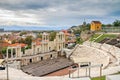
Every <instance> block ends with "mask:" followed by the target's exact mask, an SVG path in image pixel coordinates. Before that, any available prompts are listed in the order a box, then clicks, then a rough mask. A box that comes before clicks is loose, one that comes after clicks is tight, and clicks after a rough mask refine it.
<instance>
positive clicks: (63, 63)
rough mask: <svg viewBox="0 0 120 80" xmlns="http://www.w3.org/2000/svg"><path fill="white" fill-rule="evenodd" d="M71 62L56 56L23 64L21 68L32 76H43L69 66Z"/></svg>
mask: <svg viewBox="0 0 120 80" xmlns="http://www.w3.org/2000/svg"><path fill="white" fill-rule="evenodd" d="M72 64H73V62H72V61H70V60H68V59H66V58H64V57H58V58H56V59H49V60H44V61H41V62H37V63H31V64H29V65H27V66H23V67H22V70H23V71H24V72H25V73H28V74H30V75H33V76H45V75H48V74H50V73H53V72H56V71H58V70H61V69H64V68H66V67H69V66H71V65H72Z"/></svg>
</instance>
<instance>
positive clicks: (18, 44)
mask: <svg viewBox="0 0 120 80" xmlns="http://www.w3.org/2000/svg"><path fill="white" fill-rule="evenodd" d="M16 46H21V47H25V46H27V44H24V43H15V44H11V45H10V47H16Z"/></svg>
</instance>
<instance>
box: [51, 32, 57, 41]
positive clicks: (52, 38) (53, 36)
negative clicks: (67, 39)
mask: <svg viewBox="0 0 120 80" xmlns="http://www.w3.org/2000/svg"><path fill="white" fill-rule="evenodd" d="M55 37H56V32H55V31H54V32H51V33H50V41H53V40H54V39H55Z"/></svg>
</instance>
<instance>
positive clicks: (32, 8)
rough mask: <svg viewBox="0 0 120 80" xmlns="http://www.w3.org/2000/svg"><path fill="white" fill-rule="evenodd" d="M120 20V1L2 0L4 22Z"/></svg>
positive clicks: (0, 10)
mask: <svg viewBox="0 0 120 80" xmlns="http://www.w3.org/2000/svg"><path fill="white" fill-rule="evenodd" d="M84 19H85V21H86V22H91V21H92V20H100V21H101V22H102V23H105V24H108V23H112V22H113V21H114V20H115V19H120V0H0V25H19V26H31V25H32V26H38V27H44V26H45V27H51V26H54V27H71V26H72V25H79V24H82V22H83V21H84Z"/></svg>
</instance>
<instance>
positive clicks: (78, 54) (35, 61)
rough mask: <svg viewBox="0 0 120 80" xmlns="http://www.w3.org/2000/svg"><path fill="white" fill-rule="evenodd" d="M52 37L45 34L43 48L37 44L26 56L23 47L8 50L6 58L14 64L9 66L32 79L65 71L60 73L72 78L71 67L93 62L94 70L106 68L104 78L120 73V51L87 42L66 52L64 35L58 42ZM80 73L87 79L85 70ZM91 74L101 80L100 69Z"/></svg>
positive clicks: (76, 72) (33, 45)
mask: <svg viewBox="0 0 120 80" xmlns="http://www.w3.org/2000/svg"><path fill="white" fill-rule="evenodd" d="M48 36H49V35H48V34H47V33H43V38H42V43H41V45H38V44H36V43H35V42H34V43H32V48H31V49H28V50H26V51H25V53H23V52H21V47H20V46H16V47H15V46H14V47H13V46H9V47H8V50H9V49H10V50H11V53H9V51H8V50H7V56H6V59H7V60H8V61H9V63H10V62H11V64H9V66H11V67H14V68H17V69H22V70H23V72H25V73H27V74H29V75H32V76H45V75H48V74H51V73H54V72H57V71H61V72H60V73H63V74H64V73H65V74H64V75H63V74H61V75H62V76H66V77H68V74H69V70H70V68H71V67H70V66H71V65H73V64H79V63H82V62H89V63H90V64H91V66H92V65H102V75H107V74H113V73H117V72H119V71H120V48H118V47H115V46H114V45H109V44H106V43H96V42H89V41H86V42H84V43H83V44H82V45H78V44H77V45H76V46H75V47H74V49H70V50H69V49H66V48H65V37H64V33H62V32H59V33H57V35H56V39H55V40H54V41H49V37H48ZM13 49H14V50H15V51H16V52H15V53H13ZM8 53H9V54H10V55H8ZM89 68H91V67H89ZM63 69H66V70H63ZM78 69H79V70H80V71H79V75H80V76H84V74H85V70H84V69H82V70H81V68H78ZM62 70H63V72H62ZM86 70H87V68H86ZM90 73H91V76H99V68H97V67H96V68H94V69H91V72H90ZM57 74H59V73H57ZM72 74H74V76H75V75H78V71H77V70H74V71H72ZM86 74H87V73H86ZM53 75H54V74H53ZM55 76H58V75H55Z"/></svg>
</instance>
